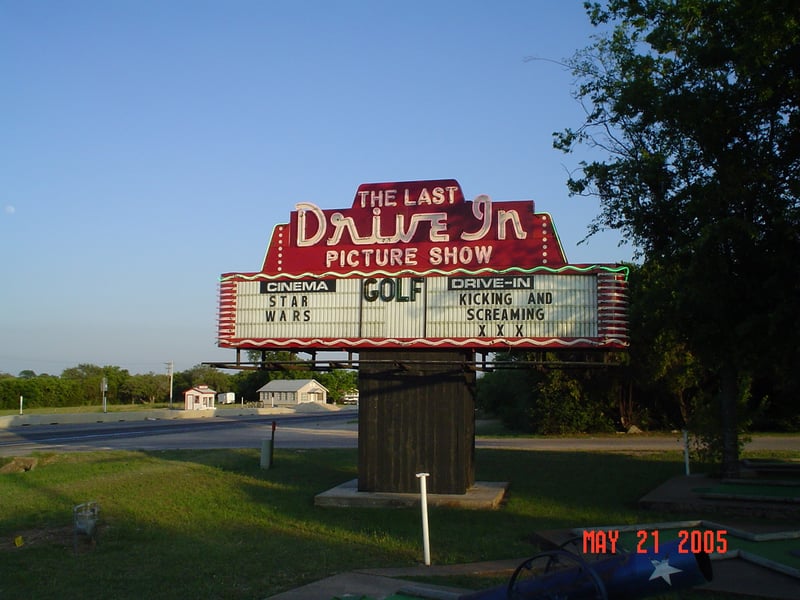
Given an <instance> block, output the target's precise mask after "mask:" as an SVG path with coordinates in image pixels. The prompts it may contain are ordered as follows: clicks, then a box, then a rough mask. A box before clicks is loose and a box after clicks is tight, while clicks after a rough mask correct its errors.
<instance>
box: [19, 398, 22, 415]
mask: <svg viewBox="0 0 800 600" xmlns="http://www.w3.org/2000/svg"><path fill="white" fill-rule="evenodd" d="M19 414H22V396H20V397H19Z"/></svg>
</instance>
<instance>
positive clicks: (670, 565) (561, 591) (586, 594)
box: [459, 540, 713, 600]
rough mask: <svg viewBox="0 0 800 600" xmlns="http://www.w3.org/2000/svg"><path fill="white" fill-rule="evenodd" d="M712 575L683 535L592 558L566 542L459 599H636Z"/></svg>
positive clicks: (705, 560)
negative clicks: (500, 581) (687, 548)
mask: <svg viewBox="0 0 800 600" xmlns="http://www.w3.org/2000/svg"><path fill="white" fill-rule="evenodd" d="M537 561H539V562H541V561H544V562H545V566H544V568H543V569H542V572H541V573H540V574H538V575H535V574H534V571H533V566H534V563H535V562H537ZM565 563H571V565H570V566H565ZM526 575H529V576H526ZM712 579H713V572H712V568H711V558H710V557H709V556H708V554H706V553H704V552H700V553H692V552H684V551H683V548H681V547H679V542H678V540H675V541H673V542H669V543H666V544H662V545H661V547H660V548H659V549H658V551H657V552H655V551H653V550H652V549H651V550H647V551H646V552H642V553H631V552H620V553H617V554H613V555H610V556H609V557H607V558H603V559H600V560H596V561H591V562H590V561H587V560H586V559H585V558H584V557H583V556H581V555H579V554H576V553H573V552H570V551H568V550H564V549H563V548H562V549H558V550H551V551H548V552H543V553H541V554H537V555H536V556H534V557H532V558H530V559H528V560H526V561H525V562H523V563H522V564H521V565H520V566H519V567H517V569H516V571H515V572H514V574H513V575H512V576H511V579H509V582H508V584H507V585H502V586H498V587H494V588H489V589H486V590H481V591H478V592H474V593H470V594H466V595H463V596H460V597H459V600H637V599H639V598H645V597H647V596H653V595H657V594H664V593H666V592H671V591H675V590H680V589H686V588H690V587H693V586H695V585H700V584H703V583H706V582H709V581H711V580H712Z"/></svg>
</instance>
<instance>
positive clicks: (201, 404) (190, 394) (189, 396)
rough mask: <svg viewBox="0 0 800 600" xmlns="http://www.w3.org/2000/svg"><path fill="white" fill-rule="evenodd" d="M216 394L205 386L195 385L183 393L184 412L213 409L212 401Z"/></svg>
mask: <svg viewBox="0 0 800 600" xmlns="http://www.w3.org/2000/svg"><path fill="white" fill-rule="evenodd" d="M216 395H217V392H215V391H214V390H212V389H211V388H210V387H208V386H207V385H196V386H194V387H193V388H190V389H188V390H186V391H185V392H183V399H184V408H185V409H186V410H207V409H211V408H214V399H215V398H216Z"/></svg>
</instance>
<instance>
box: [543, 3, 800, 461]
mask: <svg viewBox="0 0 800 600" xmlns="http://www.w3.org/2000/svg"><path fill="white" fill-rule="evenodd" d="M585 6H586V8H587V13H588V15H589V18H590V20H591V22H592V23H593V24H594V25H596V26H597V27H598V31H599V34H598V36H597V37H596V38H595V41H594V44H593V46H592V47H591V48H588V49H586V50H585V51H582V52H579V53H578V54H576V55H575V57H573V59H572V60H571V62H570V66H571V68H572V70H573V73H574V74H575V76H576V78H577V88H576V97H577V98H578V99H579V100H580V101H581V102H582V103H583V104H584V106H585V107H586V109H587V117H586V120H585V122H584V123H583V124H582V125H581V126H580V127H579V128H577V129H568V130H565V131H564V132H562V133H559V134H556V139H555V145H556V147H558V148H560V149H562V150H564V151H571V150H572V149H573V148H574V147H575V146H576V145H585V146H589V147H591V148H592V149H593V150H592V151H593V152H595V153H596V152H599V153H600V154H599V155H598V154H592V155H591V156H601V158H600V159H597V160H590V161H584V162H583V163H582V165H581V166H582V168H581V169H580V171H579V172H578V173H576V174H575V175H573V177H571V179H570V181H569V186H570V188H571V191H572V192H573V193H575V194H586V195H594V196H597V197H599V198H600V201H601V214H600V215H599V217H598V218H597V220H596V221H595V222H594V223H593V225H592V228H591V230H590V233H591V232H592V231H598V230H602V229H607V228H611V229H619V230H621V231H622V232H623V233H624V234H625V235H626V236H627V237H628V239H629V240H630V241H631V242H632V243H633V244H635V246H636V248H637V249H638V250H639V251H640V258H641V259H642V260H644V261H645V262H652V263H656V264H658V265H659V268H660V271H661V273H662V274H663V278H662V280H661V281H660V285H661V287H662V292H661V293H659V294H658V295H657V297H658V298H660V300H661V303H662V304H661V305H660V306H658V307H654V310H657V311H658V314H659V316H660V318H662V319H664V320H665V322H668V323H670V325H671V326H672V327H674V328H675V330H676V331H677V332H678V333H679V335H680V336H681V337H682V339H683V340H684V341H685V343H686V347H687V349H688V350H689V351H691V352H692V353H694V354H695V355H696V356H697V357H698V359H699V360H701V361H702V363H703V364H704V365H705V366H706V367H707V368H708V369H709V371H710V373H711V374H712V375H713V377H714V378H715V380H716V381H717V389H718V395H717V396H718V400H719V406H720V412H719V422H720V425H721V438H720V440H721V441H720V450H721V451H720V456H721V463H722V473H723V474H724V475H729V476H730V475H736V474H737V472H738V458H739V446H738V425H737V412H736V409H737V404H738V403H739V402H740V400H741V399H742V398H745V397H746V396H747V394H748V393H749V385H750V381H752V377H754V376H756V375H759V376H762V377H763V376H771V377H774V378H777V377H779V374H780V373H781V372H782V371H783V372H784V373H785V372H788V371H789V370H794V369H796V366H797V365H798V364H800V356H799V355H798V351H797V339H798V337H800V330H799V329H800V319H798V317H797V307H798V306H800V277H798V275H800V273H799V272H798V264H800V202H799V200H798V197H799V196H800V76H799V75H800V73H799V71H800V2H797V1H796V0H759V1H758V2H753V1H751V0H681V1H680V2H676V1H674V0H638V1H637V0H609V1H608V2H606V3H595V2H587V3H585Z"/></svg>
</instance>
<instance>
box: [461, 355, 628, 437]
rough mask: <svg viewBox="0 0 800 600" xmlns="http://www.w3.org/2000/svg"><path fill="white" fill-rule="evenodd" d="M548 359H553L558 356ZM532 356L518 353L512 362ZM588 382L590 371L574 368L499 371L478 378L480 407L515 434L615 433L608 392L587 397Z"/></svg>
mask: <svg viewBox="0 0 800 600" xmlns="http://www.w3.org/2000/svg"><path fill="white" fill-rule="evenodd" d="M548 357H549V358H550V359H551V360H552V359H553V358H554V355H548ZM528 358H531V357H530V356H529V355H526V354H516V355H510V356H509V357H508V361H509V362H510V363H514V362H518V361H520V360H523V359H528ZM543 364H545V365H546V364H547V363H546V361H545V362H544V363H543ZM590 381H591V377H589V376H588V374H587V373H584V372H583V371H580V370H577V371H576V370H573V369H569V370H563V369H559V368H546V367H542V368H535V369H534V368H531V367H525V366H522V365H519V366H517V367H511V368H504V369H498V370H497V371H494V372H492V373H487V374H486V375H485V376H484V377H481V378H480V379H479V380H478V392H477V402H476V405H477V406H478V408H479V409H481V410H483V411H486V412H488V413H490V414H493V415H496V416H497V417H499V418H500V420H501V421H502V422H503V424H504V425H505V426H506V427H508V428H509V429H511V430H512V431H519V432H525V433H537V434H544V435H547V434H564V433H585V432H597V431H610V430H613V428H614V426H613V424H614V419H613V418H612V417H611V415H610V411H609V407H610V404H609V396H608V394H607V393H604V392H607V391H608V390H607V389H604V390H602V391H599V392H598V390H594V393H589V392H588V391H587V390H588V389H589V386H588V385H587V383H588V382H590Z"/></svg>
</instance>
